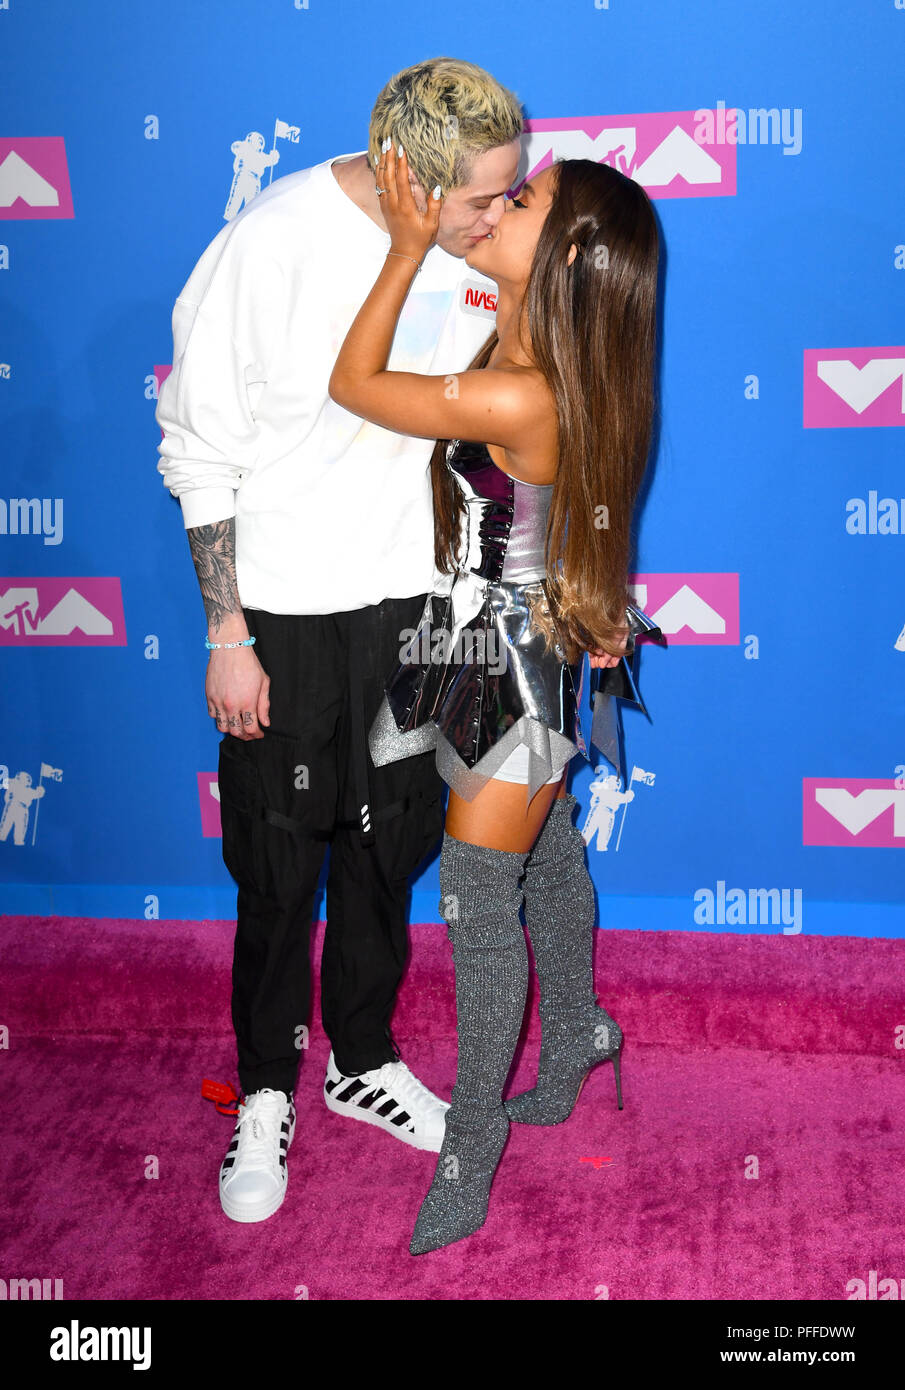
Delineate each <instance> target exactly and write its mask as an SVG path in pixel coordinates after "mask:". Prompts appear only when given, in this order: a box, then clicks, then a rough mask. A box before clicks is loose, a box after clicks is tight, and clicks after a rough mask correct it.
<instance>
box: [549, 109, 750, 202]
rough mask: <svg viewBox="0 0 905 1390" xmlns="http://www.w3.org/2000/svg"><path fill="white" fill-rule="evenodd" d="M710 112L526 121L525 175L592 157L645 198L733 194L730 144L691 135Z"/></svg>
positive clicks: (733, 162) (733, 166)
mask: <svg viewBox="0 0 905 1390" xmlns="http://www.w3.org/2000/svg"><path fill="white" fill-rule="evenodd" d="M721 114H722V116H723V117H725V116H726V115H728V114H730V113H728V112H726V111H723V112H722V113H721ZM716 115H717V113H716V112H715V111H713V112H709V111H706V110H703V111H702V110H699V111H647V112H643V113H641V114H640V115H634V116H585V117H579V118H578V119H577V120H576V119H561V120H560V119H558V120H549V121H526V122H525V134H524V135H523V136H522V153H523V158H527V165H528V169H527V173H526V174H525V178H526V179H530V178H532V177H533V176H534V175H535V174H539V173H540V171H541V170H542V169H546V168H547V167H548V165H550V164H552V163H553V161H554V160H555V159H559V158H564V159H593V160H595V162H596V163H598V164H610V165H612V167H613V168H614V169H618V170H619V172H620V173H621V174H626V175H627V176H628V177H629V178H633V179H634V180H635V182H636V183H640V184H641V185H642V186H643V187H644V189H645V190H646V191H647V193H648V195H649V196H650V197H651V198H719V197H726V196H729V195H731V194H734V193H735V171H736V153H735V152H736V148H737V147H736V145H734V144H732V143H730V142H727V143H725V144H712V145H708V146H707V147H706V148H705V146H704V145H702V144H700V143H699V140H698V139H696V138H695V132H696V131H698V130H699V129H700V123H701V120H702V117H706V116H713V118H714V120H715V119H716Z"/></svg>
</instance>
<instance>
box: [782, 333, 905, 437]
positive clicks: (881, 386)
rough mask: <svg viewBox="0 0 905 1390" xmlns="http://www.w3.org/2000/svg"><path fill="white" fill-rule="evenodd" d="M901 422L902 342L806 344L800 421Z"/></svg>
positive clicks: (829, 425)
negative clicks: (884, 344)
mask: <svg viewBox="0 0 905 1390" xmlns="http://www.w3.org/2000/svg"><path fill="white" fill-rule="evenodd" d="M871 425H905V347H876V348H806V349H805V354H804V427H805V429H806V430H819V429H834V428H838V427H839V426H843V427H844V426H849V427H857V426H861V427H862V428H863V427H869V426H871Z"/></svg>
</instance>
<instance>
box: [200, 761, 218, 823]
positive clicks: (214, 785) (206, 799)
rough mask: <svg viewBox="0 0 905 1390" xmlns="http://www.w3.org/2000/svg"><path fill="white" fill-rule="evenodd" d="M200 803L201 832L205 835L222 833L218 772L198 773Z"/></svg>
mask: <svg viewBox="0 0 905 1390" xmlns="http://www.w3.org/2000/svg"><path fill="white" fill-rule="evenodd" d="M198 804H199V806H200V808H201V834H202V835H204V836H205V837H208V836H211V837H213V836H216V835H221V834H222V833H223V832H222V830H221V828H220V784H219V783H218V781H217V774H216V772H199V773H198Z"/></svg>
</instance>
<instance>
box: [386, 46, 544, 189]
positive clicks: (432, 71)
mask: <svg viewBox="0 0 905 1390" xmlns="http://www.w3.org/2000/svg"><path fill="white" fill-rule="evenodd" d="M521 133H522V108H521V104H520V102H519V100H518V97H516V95H515V94H514V93H513V92H510V91H509V90H508V89H507V88H506V87H502V86H501V85H500V83H499V82H497V80H496V78H494V77H491V75H490V73H489V72H485V71H484V69H483V68H479V67H476V66H475V64H474V63H466V62H463V61H462V60H461V59H459V58H429V59H427V60H426V61H425V62H423V63H415V64H414V66H413V67H410V68H403V70H402V71H401V72H397V73H396V75H395V77H391V78H390V80H389V82H387V84H386V86H385V87H384V88H383V90H382V91H381V93H380V95H379V96H378V98H377V100H376V101H375V103H374V109H373V111H372V112H371V120H370V124H369V127H368V158H369V160H370V163H371V168H372V169H376V167H377V164H378V161H379V159H380V146H381V145H382V143H383V141H384V139H385V137H386V136H387V135H392V137H393V139H394V141H395V143H396V144H397V145H402V147H403V148H404V150H405V152H406V155H407V157H408V162H409V168H410V169H411V171H412V173H413V174H414V175H415V177H416V178H417V179H418V182H419V183H420V184H421V186H422V188H424V189H425V190H426V191H427V192H428V193H429V192H430V190H431V189H432V188H433V187H434V185H435V184H439V185H440V187H441V189H442V190H443V195H444V197H445V196H446V194H447V193H449V192H451V191H452V189H454V188H461V187H462V186H463V185H465V184H467V183H468V182H469V181H470V179H471V174H472V168H473V163H474V160H475V159H476V158H477V157H478V156H479V155H482V154H484V153H485V152H486V151H487V150H493V149H496V148H497V147H498V146H500V145H508V144H509V143H510V142H511V141H512V140H517V139H518V138H519V136H520V135H521Z"/></svg>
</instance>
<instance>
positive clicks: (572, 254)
mask: <svg viewBox="0 0 905 1390" xmlns="http://www.w3.org/2000/svg"><path fill="white" fill-rule="evenodd" d="M577 255H578V247H577V246H576V245H575V242H574V241H573V242H572V245H571V246H570V247H569V259H568V261H567V262H566V264H567V265H571V264H572V262H573V261H574V259H575V257H576V256H577Z"/></svg>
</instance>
